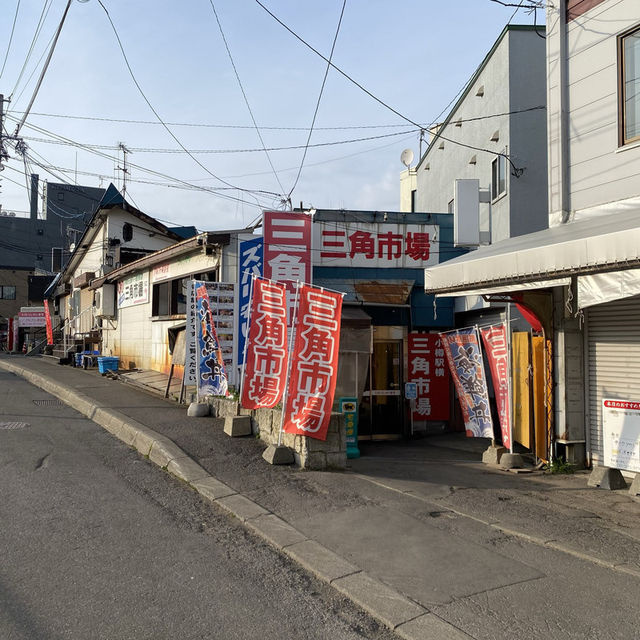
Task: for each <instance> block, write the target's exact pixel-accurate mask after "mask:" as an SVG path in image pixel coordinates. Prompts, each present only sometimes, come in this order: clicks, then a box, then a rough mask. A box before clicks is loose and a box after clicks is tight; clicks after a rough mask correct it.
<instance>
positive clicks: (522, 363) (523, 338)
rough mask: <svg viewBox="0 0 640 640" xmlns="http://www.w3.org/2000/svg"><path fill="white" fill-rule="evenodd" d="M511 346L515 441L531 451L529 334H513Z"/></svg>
mask: <svg viewBox="0 0 640 640" xmlns="http://www.w3.org/2000/svg"><path fill="white" fill-rule="evenodd" d="M511 344H512V352H513V439H514V440H515V441H516V442H519V443H520V444H521V445H523V446H524V447H526V448H527V449H530V448H531V421H530V413H531V403H530V399H529V398H530V386H529V365H530V356H529V333H525V332H517V333H513V334H512V336H511Z"/></svg>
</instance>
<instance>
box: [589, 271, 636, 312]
mask: <svg viewBox="0 0 640 640" xmlns="http://www.w3.org/2000/svg"><path fill="white" fill-rule="evenodd" d="M637 295H640V269H627V270H626V271H612V272H610V273H598V274H595V275H592V276H580V277H579V278H578V309H585V308H586V307H592V306H594V305H596V304H603V303H604V302H613V301H614V300H622V299H623V298H630V297H632V296H637Z"/></svg>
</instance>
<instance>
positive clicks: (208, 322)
mask: <svg viewBox="0 0 640 640" xmlns="http://www.w3.org/2000/svg"><path fill="white" fill-rule="evenodd" d="M196 309H197V316H198V326H197V344H198V396H226V395H228V382H227V372H226V370H225V367H224V360H223V358H222V351H221V350H220V343H219V342H218V336H217V335H216V329H215V327H214V324H213V315H212V313H211V305H210V302H209V294H208V293H207V287H206V285H205V283H200V284H198V285H197V286H196Z"/></svg>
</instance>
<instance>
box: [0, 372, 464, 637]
mask: <svg viewBox="0 0 640 640" xmlns="http://www.w3.org/2000/svg"><path fill="white" fill-rule="evenodd" d="M0 369H4V370H5V371H8V372H10V373H13V374H15V375H18V376H21V377H22V378H24V379H26V380H27V381H28V382H30V383H31V384H33V385H34V386H36V387H39V388H40V389H42V390H43V391H46V392H47V393H50V394H51V395H54V396H56V397H57V398H59V399H60V400H62V401H63V402H65V403H66V404H67V405H69V406H70V407H71V408H73V409H75V410H76V411H78V412H79V413H81V414H83V415H84V416H86V417H87V418H89V419H90V420H93V421H94V422H95V423H96V424H99V425H100V426H101V427H103V428H104V429H105V430H106V431H108V432H109V433H111V434H112V435H114V436H115V437H116V438H118V439H119V440H122V442H124V443H125V444H127V445H129V446H130V447H132V448H134V449H136V450H137V451H138V452H139V453H141V454H142V455H143V456H146V457H148V458H149V460H151V462H153V463H154V464H156V465H158V466H159V467H161V468H162V469H163V470H165V471H167V472H169V473H171V474H172V475H174V476H176V477H177V478H180V479H181V480H184V482H186V483H187V484H188V485H189V486H190V487H192V488H193V489H194V490H195V491H196V492H197V493H199V494H200V495H201V496H202V497H203V498H205V499H206V500H208V501H209V502H211V503H212V504H215V505H217V506H218V507H220V508H221V509H223V510H224V511H226V512H227V513H229V514H230V515H233V516H235V517H236V518H238V519H239V520H240V521H241V522H242V523H243V525H244V526H246V527H247V528H248V529H249V530H250V531H252V532H253V533H255V534H256V535H258V536H259V537H261V538H262V539H263V540H265V541H266V542H267V543H269V544H270V545H272V546H273V547H275V548H276V549H278V550H279V551H281V552H283V553H285V554H286V555H288V556H289V557H290V558H291V559H292V560H295V561H296V562H297V563H298V564H300V565H301V566H302V567H303V568H305V569H306V570H308V571H310V572H311V573H313V574H314V575H315V576H316V577H317V578H319V579H320V580H322V581H323V582H325V583H327V584H329V585H331V586H333V587H334V589H336V590H337V591H338V592H340V593H341V594H343V595H345V596H346V597H347V598H349V599H350V600H352V601H353V602H354V603H355V604H357V605H358V606H360V607H361V608H363V609H364V610H365V611H367V612H368V613H369V614H370V615H371V616H373V617H374V618H376V619H377V620H378V621H380V622H381V623H382V624H384V625H385V626H387V627H389V628H390V629H392V630H394V629H397V631H398V633H399V635H400V636H401V637H402V638H404V639H405V640H423V639H424V638H425V637H430V638H434V639H436V640H437V639H438V638H443V639H444V638H447V639H452V640H459V639H462V638H468V636H467V635H466V634H462V633H461V632H460V630H459V629H457V628H456V627H454V626H453V625H450V624H449V623H448V622H445V621H444V620H442V619H440V618H437V617H436V616H434V615H433V614H430V613H429V612H428V611H427V610H426V609H425V608H424V607H422V606H420V605H418V604H416V603H415V602H413V601H412V600H410V599H408V598H406V597H405V596H403V595H401V594H400V593H398V592H397V591H395V590H394V589H391V588H390V587H388V586H387V585H385V584H383V583H382V582H379V581H378V580H376V579H375V578H372V577H371V576H369V575H368V574H367V573H366V572H364V571H361V570H360V569H359V568H358V567H356V566H355V565H353V564H351V563H350V562H348V561H347V560H345V559H344V558H342V557H340V556H339V555H337V554H335V553H334V552H333V551H331V550H330V549H327V548H326V547H324V546H323V545H321V544H319V543H318V542H316V541H315V540H311V539H309V538H308V537H307V536H306V535H305V534H303V533H302V532H300V531H298V530H297V529H295V528H294V527H292V526H291V525H290V524H288V523H287V522H285V521H284V520H282V519H281V518H280V517H278V516H277V515H276V514H274V513H271V512H270V511H268V510H267V509H264V508H263V507H261V506H260V505H259V504H257V503H256V502H254V501H253V500H250V499H249V498H247V497H246V496H244V495H242V494H241V493H238V492H236V491H234V490H233V489H232V488H231V487H228V486H227V485H225V484H224V483H223V482H220V481H219V480H218V479H217V478H215V477H214V476H212V475H210V474H209V472H208V471H206V470H205V469H203V468H202V467H201V466H200V465H199V464H198V463H197V462H195V461H194V460H193V459H191V458H190V457H189V456H188V455H187V454H186V453H185V452H184V451H183V450H182V449H180V447H178V445H176V444H175V443H174V442H173V441H172V440H170V439H169V438H167V437H166V436H163V435H161V434H159V433H156V432H155V431H153V429H150V428H149V427H147V426H146V425H143V424H141V423H139V422H136V421H135V420H133V419H131V418H129V417H128V416H126V415H125V414H123V413H121V412H119V411H117V410H115V409H109V408H108V407H104V406H102V405H101V404H100V403H98V402H95V401H94V400H92V399H91V398H89V397H88V396H86V395H84V394H83V393H80V392H79V391H73V390H70V389H67V388H65V387H64V386H62V385H60V384H58V383H56V382H54V381H53V380H51V379H50V378H48V377H46V376H43V375H40V374H38V373H34V372H33V371H29V370H28V369H25V368H24V367H21V366H19V365H17V364H14V363H11V362H7V361H0ZM425 633H426V634H427V635H425Z"/></svg>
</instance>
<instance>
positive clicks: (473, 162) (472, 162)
mask: <svg viewBox="0 0 640 640" xmlns="http://www.w3.org/2000/svg"><path fill="white" fill-rule="evenodd" d="M477 162H478V160H477V158H476V156H471V159H470V160H469V164H477Z"/></svg>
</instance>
